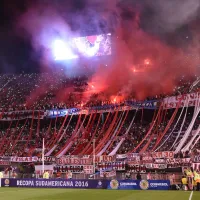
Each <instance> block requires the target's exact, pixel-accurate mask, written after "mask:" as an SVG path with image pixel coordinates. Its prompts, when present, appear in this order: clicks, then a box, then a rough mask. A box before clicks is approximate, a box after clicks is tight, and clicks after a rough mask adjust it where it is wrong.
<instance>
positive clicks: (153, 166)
mask: <svg viewBox="0 0 200 200" xmlns="http://www.w3.org/2000/svg"><path fill="white" fill-rule="evenodd" d="M145 166H146V168H147V169H167V164H153V163H152V164H146V165H145Z"/></svg>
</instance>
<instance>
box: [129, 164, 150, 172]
mask: <svg viewBox="0 0 200 200" xmlns="http://www.w3.org/2000/svg"><path fill="white" fill-rule="evenodd" d="M127 170H128V172H131V173H138V172H139V173H141V174H142V173H146V172H147V168H146V166H145V165H131V164H130V165H128V169H127Z"/></svg>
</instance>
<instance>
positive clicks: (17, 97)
mask: <svg viewBox="0 0 200 200" xmlns="http://www.w3.org/2000/svg"><path fill="white" fill-rule="evenodd" d="M196 78H197V77H196V76H194V78H193V79H190V80H187V81H186V79H185V77H184V76H183V77H181V78H180V80H179V82H177V84H176V86H175V87H174V90H173V92H172V93H171V94H160V95H159V94H158V95H156V96H153V97H148V98H147V100H149V99H162V98H164V97H166V96H169V95H171V96H172V95H178V94H182V93H187V92H188V91H189V88H190V86H191V84H192V83H193V82H194V81H195V80H196ZM93 87H94V86H93V85H91V84H89V82H88V77H86V76H81V77H66V76H65V75H64V74H61V73H58V72H55V73H54V74H49V73H42V74H19V75H0V109H1V110H2V111H8V110H27V109H35V110H38V109H61V108H62V109H63V108H64V109H65V108H70V107H78V106H82V107H83V106H85V107H91V106H100V105H107V104H112V103H114V102H112V101H111V99H107V100H105V99H106V98H103V99H104V100H103V101H102V100H99V98H98V97H99V96H101V97H102V96H103V95H104V94H103V93H101V94H98V93H96V92H93V89H94V88H93ZM195 89H196V90H198V87H196V88H195ZM83 92H89V93H90V95H89V98H88V97H87V99H84V95H83ZM129 99H134V96H129ZM122 103H123V102H122Z"/></svg>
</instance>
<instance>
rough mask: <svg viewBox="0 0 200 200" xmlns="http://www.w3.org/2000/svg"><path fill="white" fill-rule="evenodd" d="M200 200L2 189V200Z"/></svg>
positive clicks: (185, 195) (163, 194)
mask: <svg viewBox="0 0 200 200" xmlns="http://www.w3.org/2000/svg"><path fill="white" fill-rule="evenodd" d="M13 199H14V200H90V199H91V200H116V199H118V200H171V199H172V200H200V192H194V193H192V194H191V192H189V191H188V192H184V191H135V190H77V189H25V188H0V200H13Z"/></svg>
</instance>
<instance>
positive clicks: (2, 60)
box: [0, 0, 200, 73]
mask: <svg viewBox="0 0 200 200" xmlns="http://www.w3.org/2000/svg"><path fill="white" fill-rule="evenodd" d="M51 1H52V2H53V3H54V4H55V5H56V4H59V1H56V0H48V1H45V0H1V1H0V73H19V72H22V71H24V72H39V68H40V57H41V52H40V51H38V50H37V51H35V50H34V49H33V47H32V45H31V38H30V37H25V36H24V34H23V37H21V36H20V34H19V32H18V33H17V32H16V22H17V19H18V18H19V17H20V16H21V15H22V14H23V13H24V12H26V11H27V10H28V8H30V7H31V6H34V5H37V4H38V3H40V2H42V3H47V4H51ZM61 1H62V2H65V4H70V6H69V7H68V9H67V13H68V15H66V16H67V18H68V21H69V23H71V25H73V27H72V28H73V29H76V27H80V24H78V23H73V14H72V15H70V12H72V13H75V12H78V11H81V10H84V9H86V8H87V3H86V1H89V0H72V1H71V0H66V1H65V0H60V2H61ZM91 1H95V0H91ZM107 1H109V0H107ZM107 1H106V2H107ZM124 1H125V0H124ZM124 1H123V0H122V6H121V7H122V8H123V9H122V10H123V12H121V17H122V18H123V20H127V19H131V18H132V17H133V15H134V13H133V12H132V11H131V9H129V8H130V7H133V6H134V4H135V5H136V4H137V5H138V4H139V9H140V12H141V19H140V28H142V29H143V30H144V31H145V32H148V33H149V34H152V35H156V36H157V37H160V39H161V40H163V42H166V43H167V44H168V45H175V46H180V47H181V48H184V47H186V46H187V44H188V43H189V42H190V41H191V40H192V34H191V30H190V25H191V23H193V22H194V21H198V19H199V17H200V14H198V13H200V12H198V11H197V14H196V15H195V16H192V17H191V19H190V20H186V18H185V16H180V15H178V14H177V16H178V17H180V19H181V20H182V19H183V20H182V21H181V20H178V22H177V23H179V22H180V21H181V23H180V24H178V25H177V26H175V27H172V28H171V27H170V26H169V27H170V28H169V29H165V27H162V26H163V25H164V26H168V25H169V23H168V21H167V22H166V21H164V22H163V21H159V18H160V14H162V13H161V12H162V8H161V11H159V9H160V7H159V6H158V4H159V3H160V4H159V5H162V2H164V1H165V0H155V1H154V0H149V1H148V0H141V1H137V0H132V1H129V0H127V1H126V3H125V5H124ZM169 1H170V0H169ZM182 1H185V0H173V2H177V4H175V5H177V8H179V5H181V2H182ZM188 1H193V0H188ZM194 1H196V0H194ZM138 2H140V3H138ZM150 2H154V3H155V4H152V3H150ZM156 2H158V4H156ZM102 5H103V4H102ZM123 5H124V6H123ZM164 6H166V5H164ZM191 6H194V7H195V5H191ZM102 7H103V6H102ZM183 9H187V8H185V7H184V8H183ZM188 9H191V8H188ZM168 13H169V18H170V17H171V14H170V7H169V12H168ZM180 13H185V12H184V10H181V12H180ZM112 14H113V13H112ZM70 17H71V19H70ZM162 17H163V19H164V18H168V16H164V15H163V16H162ZM178 17H177V18H178ZM175 18H176V14H175V15H174V18H173V20H174V19H175ZM170 20H172V19H170ZM165 22H166V25H165ZM104 23H105V22H104V21H102V24H101V25H100V26H101V27H103V26H104ZM170 23H171V22H170ZM171 24H174V21H172V23H171ZM171 24H170V25H171ZM197 24H198V23H197ZM85 26H86V25H85ZM90 26H91V27H90ZM81 27H82V26H81ZM109 28H110V27H109ZM86 29H87V30H89V31H91V30H92V29H94V27H92V24H90V23H89V24H87V27H86ZM94 32H95V30H94Z"/></svg>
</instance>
